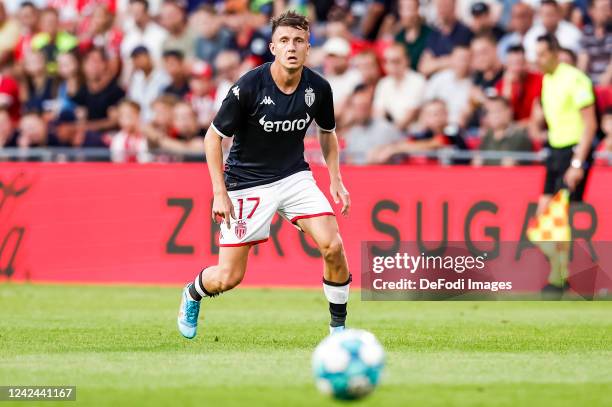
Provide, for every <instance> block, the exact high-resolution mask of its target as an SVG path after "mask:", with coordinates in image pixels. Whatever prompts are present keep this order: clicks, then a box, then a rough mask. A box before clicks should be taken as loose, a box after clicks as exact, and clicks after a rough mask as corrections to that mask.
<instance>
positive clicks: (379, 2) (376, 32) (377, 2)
mask: <svg viewBox="0 0 612 407" xmlns="http://www.w3.org/2000/svg"><path fill="white" fill-rule="evenodd" d="M368 3H369V4H368V8H367V10H366V12H365V15H364V16H363V18H362V20H361V34H362V37H363V38H365V39H366V40H368V41H375V40H376V39H377V38H378V37H379V36H380V31H381V28H382V27H383V26H384V22H385V19H386V17H387V16H389V15H390V14H391V12H392V11H393V8H394V5H395V1H394V0H373V1H369V2H368Z"/></svg>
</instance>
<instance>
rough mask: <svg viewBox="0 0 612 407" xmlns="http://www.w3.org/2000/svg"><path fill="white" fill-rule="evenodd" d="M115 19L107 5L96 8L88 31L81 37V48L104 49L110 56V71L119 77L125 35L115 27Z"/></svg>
mask: <svg viewBox="0 0 612 407" xmlns="http://www.w3.org/2000/svg"><path fill="white" fill-rule="evenodd" d="M114 19H115V17H114V16H113V15H112V14H111V12H110V11H109V9H108V6H107V5H106V4H103V3H100V4H97V5H96V6H95V7H94V10H93V12H92V15H91V19H90V21H89V24H88V25H87V27H86V30H85V31H84V32H83V33H81V35H80V36H79V47H80V48H81V49H89V48H91V47H99V48H103V49H104V51H105V52H106V55H107V56H108V65H109V69H110V70H111V72H112V73H113V75H117V74H118V73H119V70H120V69H121V41H122V39H123V33H122V32H121V30H119V28H118V27H116V26H115V25H114Z"/></svg>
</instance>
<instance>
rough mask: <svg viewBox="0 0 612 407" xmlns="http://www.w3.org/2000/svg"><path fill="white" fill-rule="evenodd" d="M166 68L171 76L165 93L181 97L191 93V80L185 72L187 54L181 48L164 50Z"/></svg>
mask: <svg viewBox="0 0 612 407" xmlns="http://www.w3.org/2000/svg"><path fill="white" fill-rule="evenodd" d="M164 69H165V71H166V73H167V74H168V76H169V77H170V83H169V84H168V85H167V86H166V87H165V88H164V90H163V92H164V93H169V94H171V95H175V96H176V97H178V98H179V99H182V98H184V97H185V96H186V95H187V93H189V81H188V79H187V75H186V74H185V56H184V55H183V52H182V51H180V50H167V51H164Z"/></svg>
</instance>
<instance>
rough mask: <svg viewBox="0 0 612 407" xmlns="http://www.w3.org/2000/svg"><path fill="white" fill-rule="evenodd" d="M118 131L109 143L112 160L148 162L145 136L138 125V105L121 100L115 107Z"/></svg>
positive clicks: (148, 156)
mask: <svg viewBox="0 0 612 407" xmlns="http://www.w3.org/2000/svg"><path fill="white" fill-rule="evenodd" d="M117 111H118V120H119V129H120V130H119V132H118V133H116V134H115V135H114V136H113V139H112V141H111V144H110V150H111V159H112V161H113V162H122V163H125V162H140V163H142V162H148V161H150V160H151V157H150V154H149V146H148V143H147V138H146V137H145V135H144V133H143V132H142V129H141V125H140V106H138V103H136V102H133V101H131V100H123V101H121V103H119V106H118V107H117Z"/></svg>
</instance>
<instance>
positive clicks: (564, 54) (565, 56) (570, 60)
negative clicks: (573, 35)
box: [559, 48, 578, 66]
mask: <svg viewBox="0 0 612 407" xmlns="http://www.w3.org/2000/svg"><path fill="white" fill-rule="evenodd" d="M559 61H560V62H563V63H566V64H568V65H571V66H576V64H577V63H578V55H576V53H575V52H574V51H572V50H571V49H569V48H561V49H560V50H559Z"/></svg>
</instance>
